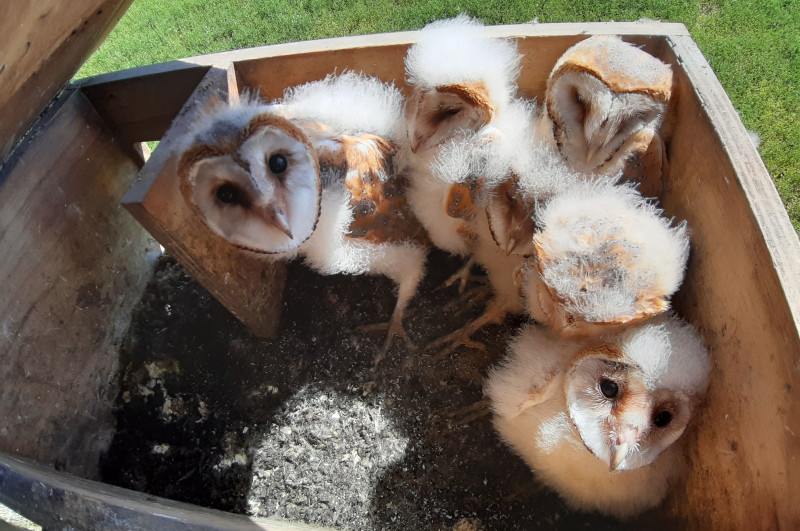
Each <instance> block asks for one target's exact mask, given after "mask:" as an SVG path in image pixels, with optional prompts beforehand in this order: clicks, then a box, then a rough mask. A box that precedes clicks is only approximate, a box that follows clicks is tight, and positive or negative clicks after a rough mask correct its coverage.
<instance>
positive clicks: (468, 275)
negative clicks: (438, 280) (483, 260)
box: [442, 258, 486, 293]
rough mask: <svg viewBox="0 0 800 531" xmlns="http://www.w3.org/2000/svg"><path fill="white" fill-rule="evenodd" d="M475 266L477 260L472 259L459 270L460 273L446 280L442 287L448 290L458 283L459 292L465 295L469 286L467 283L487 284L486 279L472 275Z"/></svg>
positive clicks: (457, 272)
mask: <svg viewBox="0 0 800 531" xmlns="http://www.w3.org/2000/svg"><path fill="white" fill-rule="evenodd" d="M474 265H475V259H474V258H470V259H469V260H467V262H466V263H465V264H464V265H462V266H461V267H459V268H458V271H456V272H455V273H453V274H452V275H450V278H448V279H447V280H445V281H444V284H442V285H443V286H444V287H446V288H449V287H450V286H452V285H453V284H455V283H456V282H458V292H459V293H464V288H465V287H466V286H467V282H469V281H470V280H474V281H477V282H484V283H485V281H486V280H485V277H480V276H477V275H473V274H472V266H474Z"/></svg>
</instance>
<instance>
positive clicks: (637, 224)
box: [518, 181, 689, 335]
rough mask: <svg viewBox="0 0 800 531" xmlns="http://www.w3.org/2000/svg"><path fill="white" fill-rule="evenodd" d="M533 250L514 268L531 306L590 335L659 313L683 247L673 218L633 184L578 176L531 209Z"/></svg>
mask: <svg viewBox="0 0 800 531" xmlns="http://www.w3.org/2000/svg"><path fill="white" fill-rule="evenodd" d="M536 224H537V227H538V231H537V233H536V234H535V236H534V237H533V247H534V251H533V253H532V255H531V256H530V257H528V259H527V260H526V262H525V266H524V267H523V268H522V270H521V271H520V272H519V278H518V282H519V283H520V284H521V287H522V290H523V295H524V297H525V300H526V308H527V310H528V312H529V314H530V315H531V316H532V317H533V318H534V319H536V320H537V321H539V322H540V323H543V324H545V325H547V326H548V327H550V328H551V329H553V330H554V331H556V332H559V333H562V334H566V335H591V334H597V333H599V332H603V331H604V329H606V331H607V329H609V328H611V327H614V326H620V325H629V324H631V323H634V322H636V321H641V320H644V319H647V318H649V317H652V316H654V315H657V314H659V313H662V312H664V311H666V310H667V309H668V308H669V299H670V297H671V296H672V294H673V293H675V291H677V289H678V288H679V287H680V284H681V282H682V281H683V273H684V269H685V267H686V261H687V258H688V254H689V237H688V234H687V228H686V223H685V222H683V223H679V224H677V225H674V226H673V224H672V222H671V220H670V219H667V218H665V217H663V216H662V215H661V211H660V210H659V209H657V208H656V207H654V206H653V205H652V204H650V203H649V202H648V201H647V200H645V199H644V198H643V197H642V196H641V195H640V194H639V193H638V192H637V191H636V190H635V189H634V188H633V187H632V186H631V185H614V184H612V183H610V182H607V181H589V182H584V183H577V184H575V185H573V186H571V187H569V188H567V189H565V190H563V191H562V192H561V193H560V194H558V195H557V196H555V197H553V198H552V199H550V201H548V202H547V203H546V204H545V205H543V206H542V208H540V209H539V210H538V212H537V215H536Z"/></svg>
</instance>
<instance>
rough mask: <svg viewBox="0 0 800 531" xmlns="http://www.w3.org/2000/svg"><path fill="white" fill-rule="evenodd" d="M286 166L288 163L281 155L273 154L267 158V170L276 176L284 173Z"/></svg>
mask: <svg viewBox="0 0 800 531" xmlns="http://www.w3.org/2000/svg"><path fill="white" fill-rule="evenodd" d="M288 166H289V161H288V160H287V159H286V155H284V154H283V153H275V154H274V155H272V156H271V157H270V158H269V169H270V171H271V172H272V173H274V174H276V175H277V174H280V173H283V172H285V171H286V168H287V167H288Z"/></svg>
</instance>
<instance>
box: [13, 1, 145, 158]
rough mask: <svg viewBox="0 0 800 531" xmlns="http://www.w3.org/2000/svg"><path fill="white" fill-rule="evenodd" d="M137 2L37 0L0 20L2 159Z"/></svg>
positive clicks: (21, 4)
mask: <svg viewBox="0 0 800 531" xmlns="http://www.w3.org/2000/svg"><path fill="white" fill-rule="evenodd" d="M132 1H133V0H72V1H70V2H60V1H57V0H37V1H36V2H13V5H7V4H8V3H6V5H4V8H3V16H2V17H0V35H2V36H3V45H2V46H0V109H3V115H2V116H1V117H0V159H3V158H4V157H5V156H6V155H7V154H8V152H9V151H10V150H11V148H12V147H13V146H14V144H15V143H16V142H17V141H18V140H19V139H20V138H21V137H22V136H23V135H24V134H25V131H27V129H28V127H30V125H31V123H32V122H33V120H34V118H36V116H37V115H38V114H39V113H40V112H41V111H42V109H44V108H45V106H46V105H47V104H48V102H49V101H50V100H51V99H52V98H53V97H54V96H55V95H56V93H57V92H58V91H59V90H61V89H62V87H63V86H64V85H65V84H66V83H67V81H69V79H70V78H71V77H72V76H73V74H74V73H75V72H76V71H77V70H78V68H79V67H80V65H81V64H83V62H84V61H85V60H86V59H87V58H88V57H89V55H91V53H92V52H93V51H94V50H95V49H96V48H97V47H98V46H99V45H100V43H101V42H102V41H103V39H104V38H105V37H106V35H107V34H108V32H110V31H111V28H113V27H114V25H115V24H116V23H117V21H119V19H120V17H121V16H122V14H123V13H124V12H125V10H126V9H127V8H128V6H129V5H130V4H131V2H132Z"/></svg>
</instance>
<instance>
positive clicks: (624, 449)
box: [609, 443, 630, 472]
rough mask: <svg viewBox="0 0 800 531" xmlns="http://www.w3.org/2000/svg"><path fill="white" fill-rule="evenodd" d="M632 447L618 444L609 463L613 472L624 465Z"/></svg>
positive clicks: (613, 449)
mask: <svg viewBox="0 0 800 531" xmlns="http://www.w3.org/2000/svg"><path fill="white" fill-rule="evenodd" d="M629 449H630V446H629V445H628V444H627V443H622V444H617V445H615V446H614V448H612V450H611V452H612V453H611V460H610V461H609V469H610V470H611V471H612V472H613V471H614V470H617V469H618V468H619V466H620V465H621V464H622V461H623V460H624V459H625V457H626V456H627V455H628V450H629Z"/></svg>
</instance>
